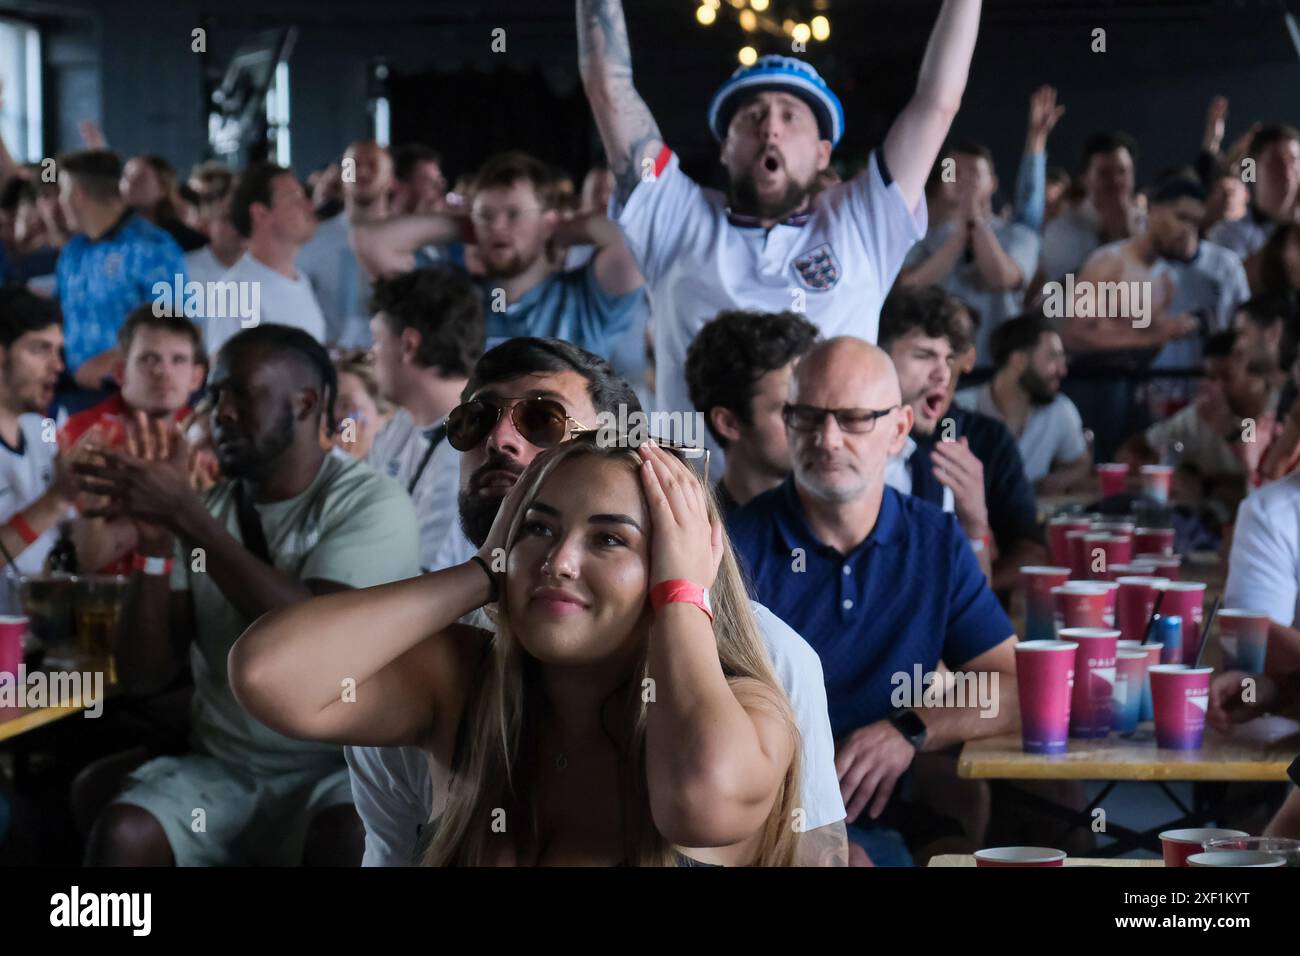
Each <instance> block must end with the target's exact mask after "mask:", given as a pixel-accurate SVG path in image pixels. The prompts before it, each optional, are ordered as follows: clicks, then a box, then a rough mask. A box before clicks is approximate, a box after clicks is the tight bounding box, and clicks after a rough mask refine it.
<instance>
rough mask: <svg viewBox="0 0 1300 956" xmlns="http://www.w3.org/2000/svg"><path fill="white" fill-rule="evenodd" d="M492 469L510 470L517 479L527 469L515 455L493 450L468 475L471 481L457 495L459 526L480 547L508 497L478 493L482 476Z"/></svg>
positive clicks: (475, 545)
mask: <svg viewBox="0 0 1300 956" xmlns="http://www.w3.org/2000/svg"><path fill="white" fill-rule="evenodd" d="M489 471H509V472H512V473H513V474H514V475H515V478H516V479H518V477H519V476H520V475H522V474H523V473H524V469H523V467H522V466H521V465H520V464H519V463H518V462H516V461H514V460H513V459H510V458H506V457H505V456H504V455H491V454H490V455H488V460H487V461H485V462H484V463H483V464H482V466H481V467H479V468H477V469H476V470H475V471H474V473H473V474H472V475H470V476H469V483H468V485H467V486H466V487H465V488H462V489H461V490H460V493H459V494H458V495H457V496H456V510H457V512H458V513H459V514H460V529H461V531H463V532H465V537H467V538H469V540H470V541H472V542H473V543H474V547H476V548H481V547H482V546H483V542H484V541H486V540H487V536H488V532H489V531H491V530H492V522H493V521H495V520H496V517H497V512H498V511H500V510H501V502H503V501H505V495H499V496H498V495H489V496H484V495H481V494H479V492H478V487H479V485H480V484H481V477H482V475H484V474H485V473H487V472H489Z"/></svg>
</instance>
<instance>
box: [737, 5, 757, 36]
mask: <svg viewBox="0 0 1300 956" xmlns="http://www.w3.org/2000/svg"><path fill="white" fill-rule="evenodd" d="M740 28H741V29H742V30H744V31H745V32H746V33H753V32H754V31H755V30H757V29H758V14H756V13H755V12H754V11H753V10H741V11H740Z"/></svg>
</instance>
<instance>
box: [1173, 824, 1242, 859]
mask: <svg viewBox="0 0 1300 956" xmlns="http://www.w3.org/2000/svg"><path fill="white" fill-rule="evenodd" d="M1244 836H1250V834H1249V833H1243V832H1242V831H1240V830H1219V829H1216V828H1214V827H1194V828H1192V829H1188V830H1166V831H1165V832H1164V833H1161V834H1160V849H1161V852H1162V854H1163V855H1164V858H1165V866H1173V867H1180V866H1187V858H1188V857H1189V856H1191V855H1192V854H1193V853H1200V852H1201V846H1202V844H1204V843H1208V842H1209V841H1210V840H1226V839H1229V838H1231V837H1244Z"/></svg>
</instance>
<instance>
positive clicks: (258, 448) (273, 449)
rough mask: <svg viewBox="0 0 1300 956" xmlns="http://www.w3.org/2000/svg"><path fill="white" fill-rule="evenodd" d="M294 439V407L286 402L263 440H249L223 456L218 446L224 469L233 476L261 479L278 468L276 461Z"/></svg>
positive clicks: (225, 473)
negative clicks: (233, 451) (233, 452)
mask: <svg viewBox="0 0 1300 956" xmlns="http://www.w3.org/2000/svg"><path fill="white" fill-rule="evenodd" d="M241 437H242V436H241ZM293 439H294V434H293V408H292V406H290V405H289V403H288V402H285V403H284V406H283V407H282V408H281V410H280V415H279V417H278V418H277V420H276V423H275V425H274V426H273V427H272V428H271V430H270V431H269V432H268V433H267V435H266V436H265V437H264V438H262V439H261V440H260V441H254V440H252V439H247V440H246V442H245V444H244V445H243V447H242V448H241V449H240V450H239V451H237V452H236V453H235V454H234V455H222V454H221V451H220V449H219V448H218V449H217V460H218V461H219V462H220V463H221V472H222V474H224V475H228V476H229V477H231V478H247V479H250V480H252V481H262V480H264V479H265V478H266V477H267V476H268V475H270V474H271V473H272V472H273V471H274V470H275V466H276V462H277V460H278V459H279V457H280V456H281V455H283V454H284V453H285V451H286V450H288V448H289V447H290V446H291V445H293Z"/></svg>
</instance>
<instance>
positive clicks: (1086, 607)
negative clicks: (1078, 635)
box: [1052, 581, 1106, 635]
mask: <svg viewBox="0 0 1300 956" xmlns="http://www.w3.org/2000/svg"><path fill="white" fill-rule="evenodd" d="M1091 583H1092V582H1091V581H1089V582H1087V584H1091ZM1052 601H1053V606H1054V608H1055V612H1056V613H1055V619H1056V633H1057V634H1058V635H1059V634H1060V632H1061V628H1064V627H1103V626H1104V625H1105V623H1106V590H1105V589H1104V588H1099V587H1088V586H1086V585H1084V586H1081V585H1079V584H1063V585H1060V586H1059V587H1054V588H1052Z"/></svg>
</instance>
